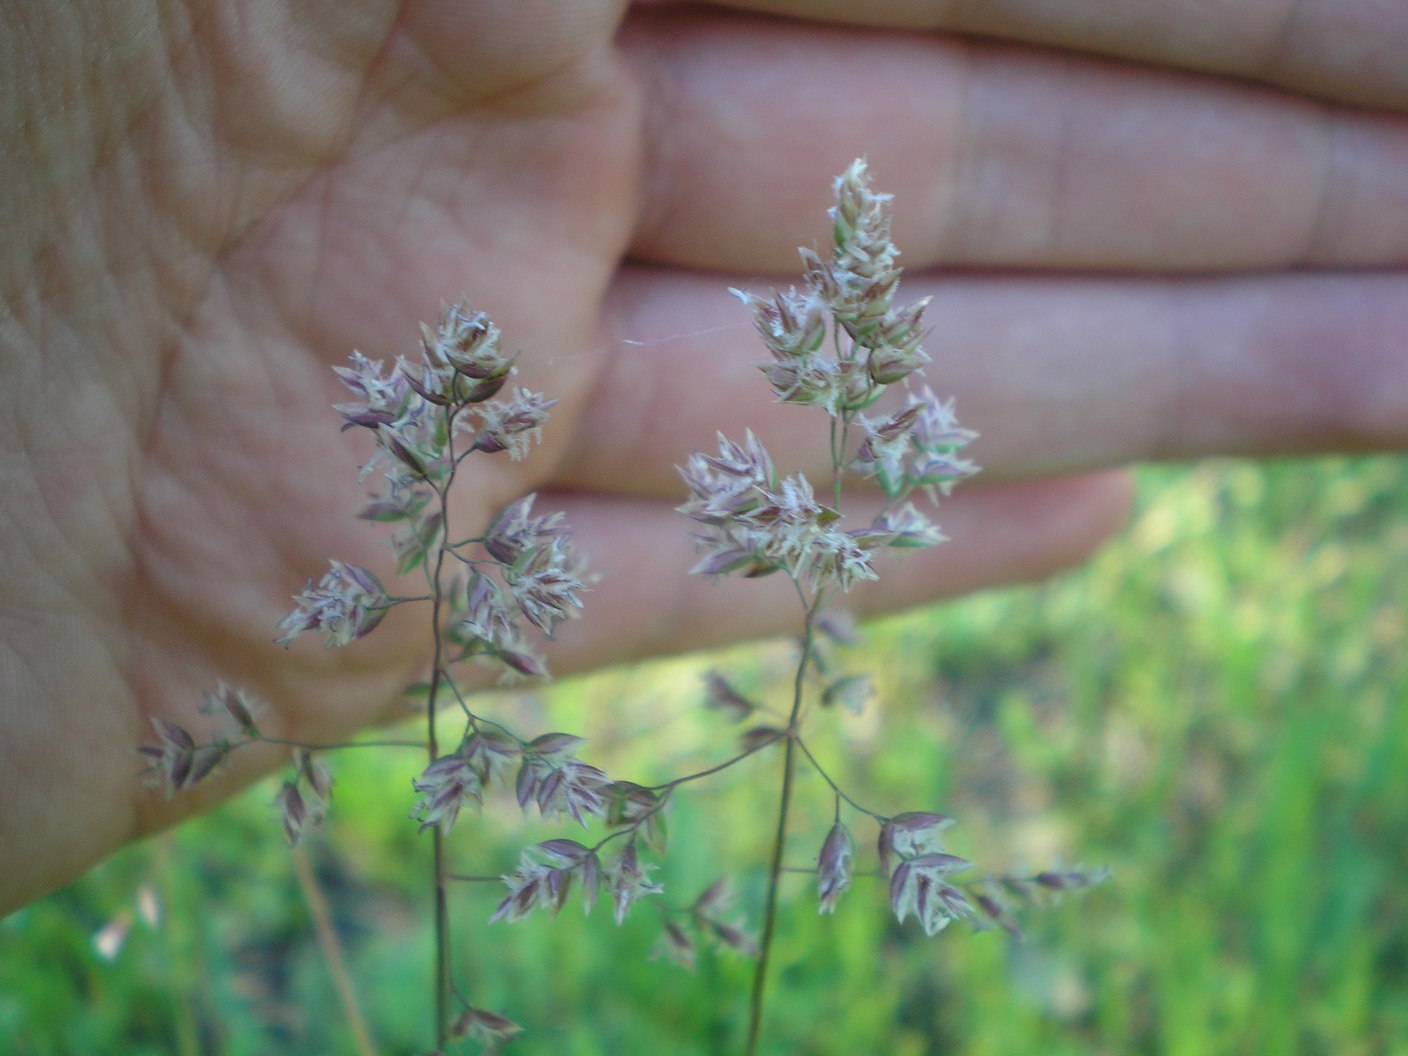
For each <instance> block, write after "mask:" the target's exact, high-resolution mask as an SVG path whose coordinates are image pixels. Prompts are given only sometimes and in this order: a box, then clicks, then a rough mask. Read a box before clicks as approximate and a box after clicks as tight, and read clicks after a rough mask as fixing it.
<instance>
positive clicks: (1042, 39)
mask: <svg viewBox="0 0 1408 1056" xmlns="http://www.w3.org/2000/svg"><path fill="white" fill-rule="evenodd" d="M725 6H729V7H737V8H742V9H746V10H750V11H766V12H772V13H776V14H785V15H791V16H794V17H799V18H810V19H816V20H819V21H826V22H840V23H852V24H857V25H869V26H886V27H892V28H898V27H904V28H909V29H939V30H946V31H949V32H953V33H971V34H977V35H982V36H992V37H998V38H1001V39H1004V40H1013V41H1020V42H1022V43H1027V44H1041V45H1046V46H1052V47H1059V48H1070V49H1073V50H1078V51H1088V52H1093V53H1095V54H1100V55H1111V56H1118V57H1120V58H1126V59H1136V60H1139V61H1141V62H1151V63H1160V64H1163V65H1169V66H1180V67H1184V68H1186V69H1190V70H1198V71H1202V72H1206V73H1218V74H1225V75H1228V76H1233V77H1244V78H1247V79H1249V80H1254V81H1260V82H1263V83H1266V84H1273V85H1277V86H1279V87H1283V88H1289V89H1291V90H1293V91H1297V92H1308V93H1313V94H1318V95H1323V96H1325V97H1327V98H1331V99H1341V100H1345V101H1347V102H1354V103H1362V104H1365V105H1369V106H1383V107H1396V108H1403V107H1405V106H1408V64H1405V63H1404V61H1403V55H1404V52H1405V49H1408V8H1405V7H1404V6H1403V5H1402V4H1393V3H1382V2H1381V0H1337V2H1336V3H1333V4H1304V3H1291V2H1287V3H1280V4H1264V3H1253V2H1249V0H1243V2H1240V3H1223V4H1214V5H1209V4H1206V3H1200V2H1198V0H1167V2H1163V3H1158V4H1111V3H1102V2H1101V0H1057V2H1052V0H1004V2H1003V3H977V4H973V3H946V4H934V3H928V2H924V0H884V2H881V3H865V4H857V3H853V2H851V0H729V2H728V3H727V4H726V5H725Z"/></svg>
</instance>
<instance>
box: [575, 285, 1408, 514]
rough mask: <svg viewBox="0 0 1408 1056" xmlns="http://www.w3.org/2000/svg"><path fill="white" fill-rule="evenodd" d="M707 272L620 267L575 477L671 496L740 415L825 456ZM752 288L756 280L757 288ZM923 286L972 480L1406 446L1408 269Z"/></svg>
mask: <svg viewBox="0 0 1408 1056" xmlns="http://www.w3.org/2000/svg"><path fill="white" fill-rule="evenodd" d="M728 282H729V280H727V279H725V278H723V277H720V276H695V277H680V276H670V275H668V274H667V273H665V272H663V271H634V272H630V273H627V274H626V275H625V276H623V278H622V280H621V281H620V283H619V284H618V286H617V288H616V290H615V292H614V294H613V299H612V302H611V305H610V308H609V311H610V313H611V326H612V327H613V328H614V330H615V332H616V333H617V334H618V335H620V339H619V340H618V342H617V344H616V345H615V347H614V351H613V354H612V356H611V357H610V361H609V365H608V367H607V369H605V370H604V371H603V372H602V374H601V376H600V381H599V385H598V388H597V389H596V390H595V391H594V392H593V393H592V395H591V396H590V397H589V398H587V399H586V400H585V401H584V407H585V411H584V414H583V417H582V419H581V420H580V423H579V426H578V431H577V433H576V435H575V436H574V437H573V440H572V444H571V449H572V451H573V454H572V456H571V457H569V459H568V461H567V462H566V463H564V464H563V466H562V468H561V470H560V472H559V474H558V476H557V478H556V479H558V480H560V481H563V482H567V483H569V484H571V485H572V486H575V487H582V488H592V489H598V490H605V491H611V490H617V491H621V490H625V491H628V492H631V493H635V494H650V495H673V494H677V493H679V491H680V487H681V485H680V483H679V480H678V477H677V475H676V473H675V470H674V466H675V465H676V464H678V463H681V462H682V461H683V460H684V459H685V458H686V457H687V456H688V453H689V452H690V451H692V450H697V449H698V450H703V449H713V448H714V434H715V432H716V431H722V432H723V433H725V435H728V436H731V437H741V435H742V433H743V431H744V430H745V429H750V428H751V429H752V430H754V432H756V433H757V435H758V436H759V437H760V438H761V439H762V440H763V442H764V443H765V444H766V445H767V447H768V449H769V451H771V452H772V454H773V457H774V459H775V460H776V462H777V464H778V465H779V466H780V467H786V469H787V470H788V471H791V470H793V469H801V470H803V471H804V472H806V473H808V475H810V476H812V477H813V478H814V479H817V478H818V477H819V476H821V475H823V474H825V473H826V472H829V464H828V462H827V458H828V456H827V450H828V448H827V441H826V436H827V429H828V421H829V420H828V419H827V417H826V415H825V414H824V413H822V412H821V411H819V410H817V409H815V408H808V407H794V406H786V405H779V404H777V403H775V402H774V399H773V395H772V393H771V391H770V389H769V387H768V385H767V383H766V381H765V380H764V379H763V377H762V376H761V375H760V373H759V372H758V370H757V368H756V366H755V365H754V364H756V363H757V362H758V361H760V360H762V359H766V358H767V357H766V353H765V352H764V350H763V348H762V345H761V344H760V342H759V340H758V338H757V335H756V334H755V333H754V332H753V329H752V326H751V323H750V322H749V320H748V315H747V312H746V311H745V310H744V309H743V308H742V306H741V305H739V304H738V303H737V302H736V301H735V300H733V298H731V297H729V296H728V295H727V294H726V293H725V292H724V291H723V287H724V286H725V285H726V284H728ZM762 288H763V289H765V288H766V287H765V286H764V287H762ZM925 294H929V295H932V296H933V297H934V301H933V303H932V304H931V305H930V307H929V310H928V312H927V314H926V316H925V322H926V323H927V324H928V325H929V326H931V327H932V328H933V329H932V332H931V334H930V337H929V339H928V341H927V342H926V346H927V348H928V351H929V353H930V355H931V356H933V357H934V359H935V362H934V363H933V364H932V365H931V366H930V367H929V368H928V370H927V374H928V380H929V383H930V384H931V385H932V386H933V388H934V390H935V391H936V392H937V393H938V394H939V395H940V396H945V397H946V396H949V395H953V396H955V397H956V401H957V412H958V416H959V420H960V421H961V422H962V423H963V424H964V425H966V426H969V427H971V428H973V429H976V430H978V432H979V433H981V434H982V435H981V437H980V439H979V440H978V441H977V442H976V443H975V444H974V445H973V447H972V455H973V457H974V458H976V459H977V461H979V462H980V463H981V464H982V465H983V466H984V476H983V477H982V478H980V479H982V480H987V479H997V478H1011V477H1024V476H1034V475H1047V474H1056V473H1070V472H1076V471H1079V470H1085V469H1090V468H1093V467H1099V466H1112V465H1123V464H1126V463H1128V462H1130V461H1134V460H1139V459H1177V458H1192V457H1197V456H1201V455H1208V454H1242V455H1259V454H1291V453H1316V452H1328V451H1365V450H1386V449H1402V448H1408V273H1405V272H1402V271H1396V272H1380V273H1320V274H1315V273H1305V274H1294V275H1280V276H1275V275H1252V276H1240V277H1224V278H1201V279H1170V278H1164V279H1160V280H1157V281H1156V280H1137V279H1106V278H1074V279H1073V278H1063V279H1058V278H1050V277H1038V276H1027V277H994V276H953V277H943V278H935V277H933V276H925V275H920V276H907V277H906V279H905V282H904V286H903V289H902V292H901V297H900V299H901V301H904V300H907V299H908V298H910V297H919V296H921V295H925Z"/></svg>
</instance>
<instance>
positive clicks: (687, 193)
mask: <svg viewBox="0 0 1408 1056" xmlns="http://www.w3.org/2000/svg"><path fill="white" fill-rule="evenodd" d="M624 39H625V42H626V46H627V50H628V52H629V54H630V55H631V57H632V59H633V61H634V62H635V63H636V65H637V67H638V69H639V70H640V76H641V78H642V80H643V81H644V83H645V88H644V92H645V94H646V96H647V97H648V99H649V100H650V106H649V116H648V119H647V120H648V129H647V135H646V139H645V142H646V145H647V146H646V149H647V156H646V159H645V169H644V176H643V179H642V187H643V195H644V203H643V206H642V211H641V220H640V222H639V224H638V227H637V232H636V237H635V241H634V251H635V253H636V254H637V255H639V256H641V257H643V258H648V259H651V260H661V261H669V262H673V263H682V264H688V265H692V266H697V267H711V268H730V269H737V270H745V271H760V270H776V271H782V272H787V271H790V270H791V269H792V268H793V267H794V266H795V261H796V247H797V246H798V245H809V244H811V243H813V242H815V241H818V240H820V239H822V238H823V237H824V236H825V234H826V226H825V224H826V222H825V218H824V209H825V207H826V205H827V204H828V195H829V193H830V180H831V176H832V175H833V174H835V173H837V172H840V171H841V170H842V169H843V168H844V167H845V165H846V164H847V163H849V161H850V160H851V159H852V158H854V157H856V156H858V155H861V154H864V155H866V156H867V157H868V158H869V161H870V163H871V167H872V170H873V171H874V172H875V174H876V178H877V181H878V184H877V186H878V187H879V188H880V189H881V190H885V191H889V192H892V193H894V194H895V196H896V201H897V207H896V225H897V226H896V234H897V241H898V243H899V245H900V246H901V247H902V248H903V249H904V250H905V253H906V254H907V256H906V260H907V261H908V262H910V263H911V264H913V265H921V264H922V265H930V264H969V265H982V266H987V265H1006V266H1040V267H1055V266H1062V267H1081V268H1120V269H1132V268H1143V269H1159V270H1167V269H1198V270H1205V269H1227V268H1269V267H1282V266H1286V265H1290V264H1318V265H1340V264H1352V265H1360V266H1373V265H1391V264H1401V263H1403V262H1404V261H1405V260H1408V118H1405V117H1403V116H1395V115H1386V114H1382V113H1369V112H1363V111H1357V110H1354V109H1351V108H1346V107H1335V106H1327V105H1326V104H1323V103H1319V102H1313V101H1308V100H1305V99H1301V98H1296V97H1293V96H1288V95H1283V94H1277V93H1274V92H1271V91H1267V90H1265V89H1258V88H1252V87H1248V86H1243V85H1237V84H1235V83H1232V82H1229V81H1219V80H1214V79H1209V78H1201V77H1195V76H1192V75H1188V74H1180V73H1170V72H1165V71H1159V70H1156V69H1151V68H1147V67H1138V66H1131V65H1121V64H1117V63H1112V62H1106V61H1096V60H1090V59H1079V58H1077V57H1074V56H1071V55H1062V54H1060V53H1055V52H1048V53H1041V52H1035V51H1030V50H1021V49H1015V48H1010V47H1003V46H997V45H991V44H979V43H974V42H971V41H969V42H965V41H960V40H956V39H953V38H938V37H926V36H921V35H917V34H902V33H867V34H858V33H856V32H854V31H846V30H843V29H839V28H834V27H833V28H827V27H801V28H798V27H797V26H796V25H793V24H788V23H785V22H781V21H779V22H763V21H756V20H746V21H741V20H737V19H727V18H712V19H710V18H696V19H693V20H690V19H687V18H684V16H679V17H678V19H676V20H650V19H638V20H637V21H636V23H635V24H634V27H633V30H632V32H630V33H628V34H626V36H625V38H624ZM681 129H687V130H688V135H681V134H680V130H681Z"/></svg>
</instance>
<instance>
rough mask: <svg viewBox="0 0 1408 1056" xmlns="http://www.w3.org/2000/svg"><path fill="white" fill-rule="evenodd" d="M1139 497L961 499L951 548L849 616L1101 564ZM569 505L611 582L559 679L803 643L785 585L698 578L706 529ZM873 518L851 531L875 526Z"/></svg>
mask: <svg viewBox="0 0 1408 1056" xmlns="http://www.w3.org/2000/svg"><path fill="white" fill-rule="evenodd" d="M1130 496H1131V488H1130V482H1129V479H1128V477H1127V476H1126V475H1125V474H1123V473H1110V474H1101V475H1096V476H1088V477H1078V478H1068V479H1064V480H1055V481H1042V482H1039V483H1027V484H1020V485H1009V486H1007V487H1001V488H987V489H972V490H970V491H967V492H965V491H964V490H963V489H959V490H958V491H957V492H955V493H954V495H953V497H952V498H950V499H948V500H945V502H944V503H943V506H942V508H941V509H940V511H939V516H938V518H937V519H938V521H939V523H940V524H941V525H942V527H943V529H944V531H945V532H946V533H947V534H948V535H949V536H950V537H951V540H952V541H951V542H948V543H945V544H944V545H942V546H939V547H934V548H932V549H929V550H920V551H909V552H907V553H906V554H905V555H904V556H903V557H902V558H895V559H894V560H888V559H887V555H881V557H880V560H878V561H877V562H876V564H877V571H878V572H879V574H880V578H879V580H878V581H877V582H874V583H865V584H862V585H860V586H858V587H856V588H855V589H854V590H853V591H852V592H851V593H850V594H849V595H847V596H846V598H845V599H844V601H843V602H841V603H840V604H843V605H846V606H848V607H850V608H852V609H853V610H854V611H855V612H856V613H857V614H858V615H866V614H875V613H880V612H887V611H893V610H897V609H901V608H904V607H906V606H913V605H917V604H919V603H921V602H925V601H931V600H934V599H936V598H941V597H946V596H951V595H956V594H961V593H964V592H968V591H972V590H976V589H979V588H981V587H988V586H993V585H995V584H1000V583H1015V582H1021V581H1025V580H1030V579H1035V578H1039V577H1041V576H1045V575H1048V574H1050V573H1052V572H1054V571H1056V570H1057V569H1060V568H1064V567H1066V566H1068V565H1070V564H1073V563H1076V562H1078V561H1080V560H1082V559H1084V558H1085V557H1086V556H1088V555H1089V553H1090V552H1091V550H1093V549H1094V548H1095V547H1096V546H1097V545H1099V543H1101V542H1102V541H1104V539H1105V538H1106V537H1108V536H1109V535H1110V534H1111V533H1112V532H1114V531H1115V530H1117V529H1118V528H1119V526H1120V525H1121V524H1123V523H1124V520H1125V517H1126V516H1127V513H1128V508H1129V502H1130ZM542 501H543V508H544V509H551V508H555V507H556V506H557V505H563V506H564V507H565V508H566V510H567V516H568V521H569V523H571V524H572V525H573V526H574V534H575V535H576V537H577V538H578V539H579V541H580V543H581V545H582V547H583V548H584V549H585V550H586V551H587V552H588V553H590V554H591V558H592V565H593V567H594V568H596V569H598V570H600V571H601V573H602V579H601V582H600V583H599V584H598V585H597V587H596V588H595V589H594V590H593V591H592V593H591V594H590V595H589V596H588V598H587V599H586V600H587V609H586V611H585V612H584V614H583V618H582V619H580V620H577V621H575V622H573V623H571V624H566V625H564V626H563V627H562V628H561V630H560V631H559V640H558V641H557V642H555V643H554V647H553V650H552V659H551V662H552V664H553V666H554V670H557V671H560V672H563V673H565V672H567V671H570V670H581V669H584V668H589V667H594V666H600V665H601V664H603V663H610V662H614V661H619V660H624V659H632V658H637V657H643V656H652V655H657V654H664V653H676V652H683V651H685V650H690V649H698V648H703V647H707V646H716V645H721V644H725V643H729V642H736V641H742V640H745V639H750V638H756V637H760V636H764V635H772V634H782V633H789V632H794V631H796V630H797V629H798V627H799V626H800V624H799V621H800V618H801V613H800V611H799V608H798V599H797V593H796V591H795V590H794V589H793V587H792V585H791V583H790V582H788V581H787V580H786V578H785V577H784V576H782V575H774V576H769V577H766V578H763V579H756V580H742V579H737V578H726V579H722V580H718V581H712V580H709V579H706V578H705V577H702V576H698V575H694V576H691V575H687V574H686V573H687V570H688V569H689V568H690V567H691V566H692V565H693V564H694V561H695V559H696V556H697V555H696V554H695V552H694V547H693V544H692V533H693V528H694V525H693V523H692V522H691V521H690V520H689V519H688V518H686V517H685V516H684V515H683V514H680V513H678V512H676V511H675V510H674V509H673V504H672V503H668V502H650V501H635V502H623V501H612V500H603V499H602V498H600V497H583V496H577V495H573V494H565V495H562V494H545V495H544V496H543V497H542ZM873 512H874V511H873V510H870V509H860V510H853V511H852V512H850V513H848V514H847V521H848V522H850V521H854V522H855V523H857V524H862V523H866V521H867V519H868V517H869V516H870V514H871V513H873Z"/></svg>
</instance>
